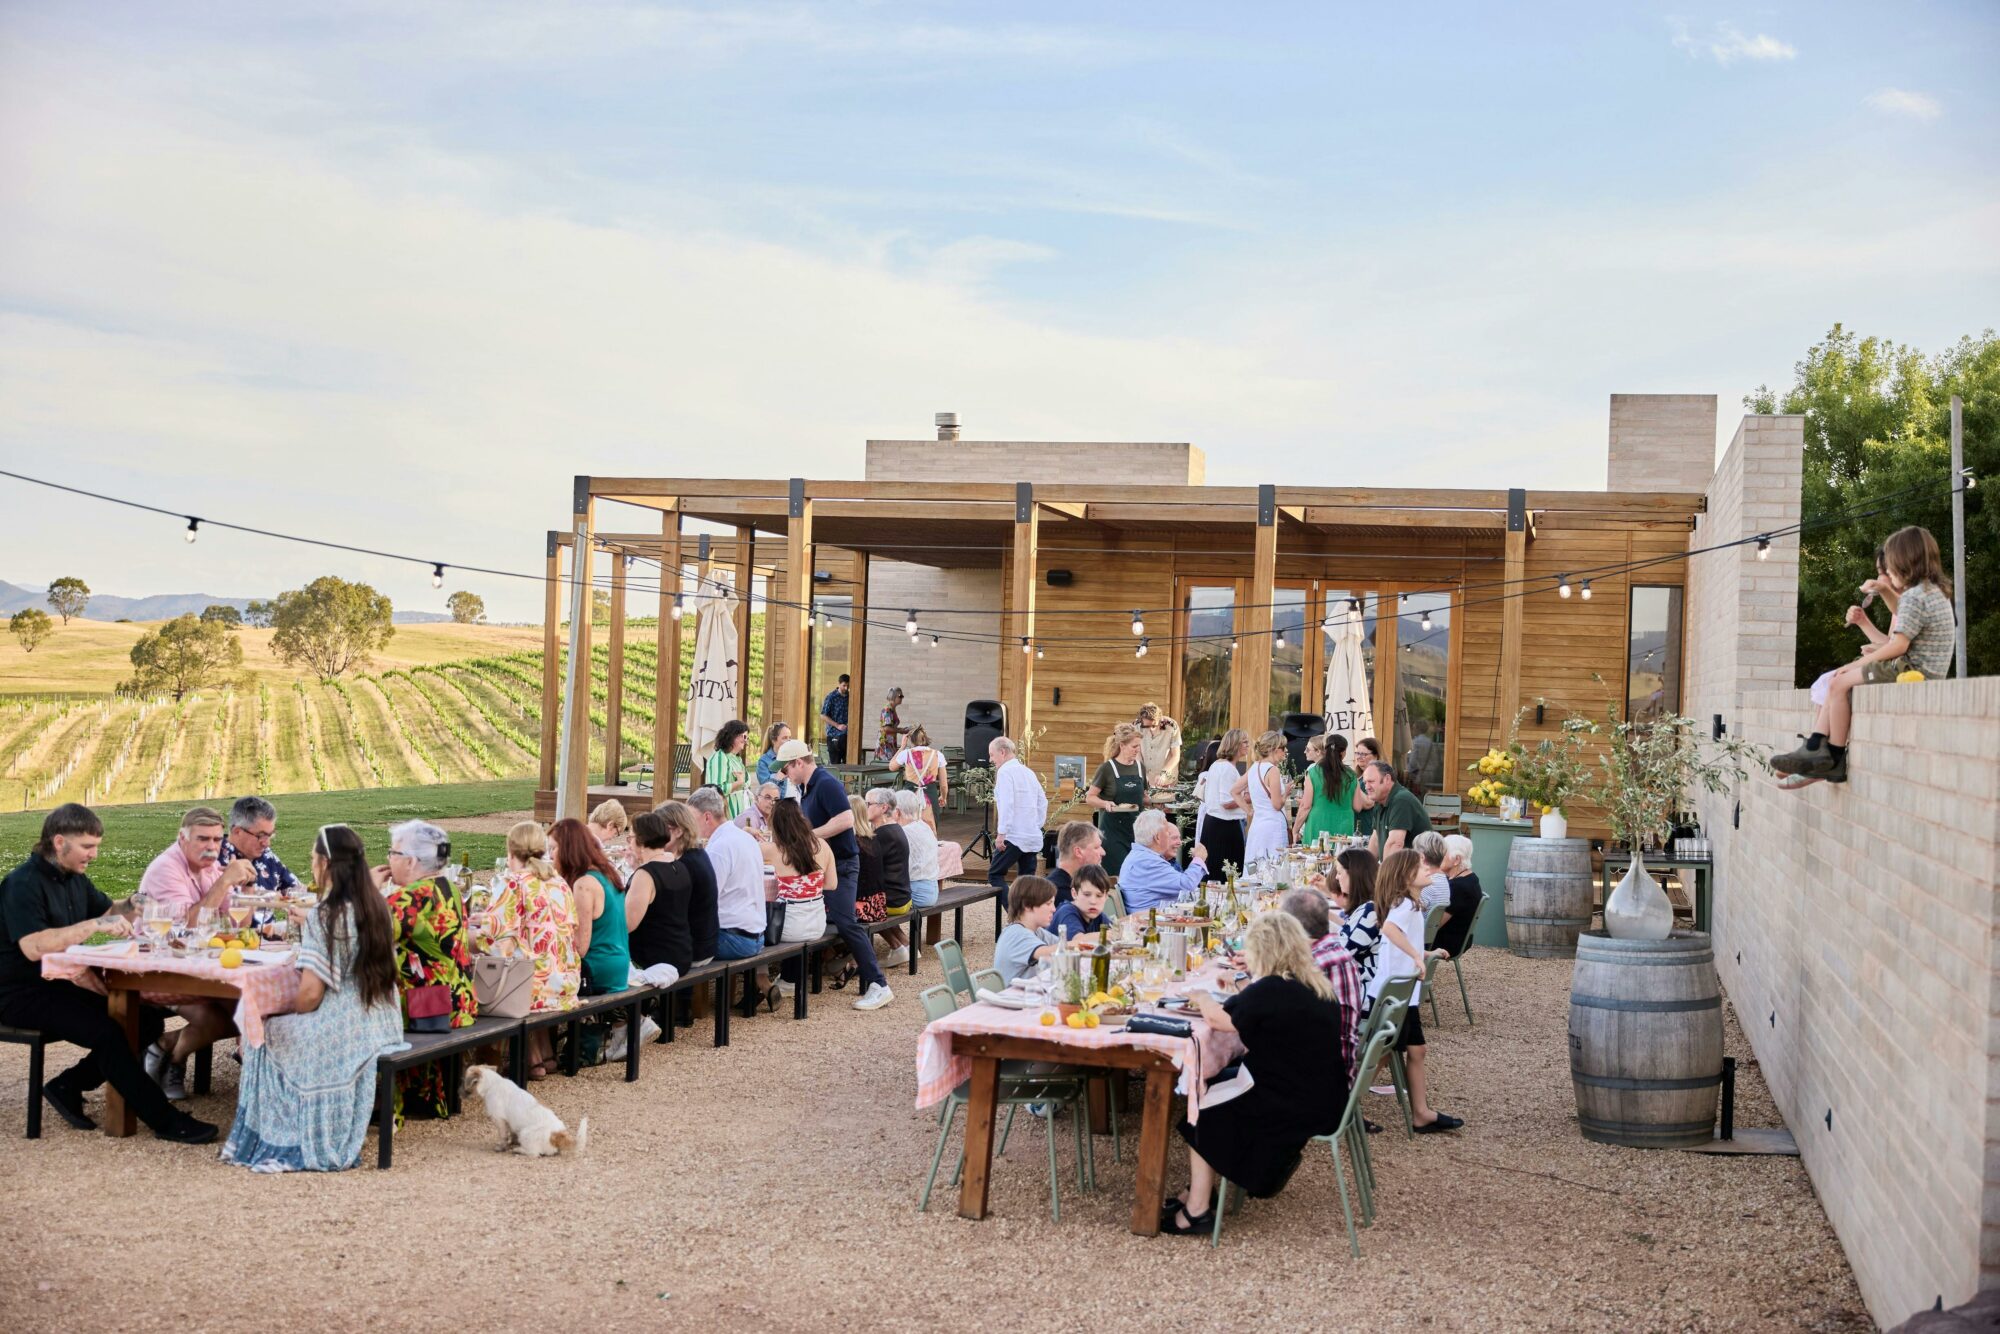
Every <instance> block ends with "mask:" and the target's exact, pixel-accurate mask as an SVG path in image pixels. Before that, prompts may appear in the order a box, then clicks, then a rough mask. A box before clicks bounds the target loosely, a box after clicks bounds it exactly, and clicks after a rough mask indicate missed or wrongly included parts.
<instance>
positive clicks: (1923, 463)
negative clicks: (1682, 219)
mask: <svg viewBox="0 0 2000 1334" xmlns="http://www.w3.org/2000/svg"><path fill="white" fill-rule="evenodd" d="M1953 394H1957V395H1959V396H1960V397H1961V398H1963V400H1964V414H1965V465H1966V467H1968V468H1969V469H1971V471H1972V475H1973V477H1974V478H1976V479H1992V478H1993V477H1994V473H1995V471H1996V470H2000V339H1996V338H1995V337H1994V334H1993V331H1992V330H1990V329H1989V330H1987V331H1986V332H1984V333H1982V334H1981V335H1980V336H1979V337H1977V338H1970V337H1967V338H1961V339H1960V340H1959V341H1958V343H1957V344H1955V345H1954V346H1952V347H1951V348H1949V349H1948V350H1946V351H1945V352H1943V353H1940V354H1938V355H1936V356H1928V357H1927V356H1925V355H1923V354H1922V353H1921V352H1918V351H1916V350H1915V349H1913V348H1909V347H1906V346H1903V345H1901V344H1896V343H1891V342H1888V341H1886V340H1883V339H1878V338H1861V337H1858V336H1857V335H1855V334H1853V333H1851V332H1849V331H1848V330H1847V329H1845V328H1844V327H1842V326H1841V325H1838V324H1836V325H1834V326H1833V328H1832V330H1831V331H1829V332H1828V334H1827V336H1826V339H1825V340H1824V341H1823V342H1820V343H1816V344H1814V345H1813V347H1812V348H1811V349H1810V350H1809V351H1808V352H1807V353H1806V356H1805V359H1804V360H1803V361H1800V362H1799V363H1798V365H1797V366H1796V367H1795V370H1794V382H1793V384H1792V387H1791V388H1790V389H1788V390H1786V391H1784V392H1783V393H1782V394H1780V393H1779V392H1778V391H1776V390H1773V389H1770V388H1769V387H1759V388H1758V390H1757V391H1756V392H1755V393H1753V394H1750V395H1748V396H1746V397H1745V398H1744V400H1743V403H1744V406H1745V407H1747V408H1749V409H1750V410H1751V411H1753V412H1793V413H1801V414H1803V415H1804V416H1805V419H1806V424H1805V437H1806V444H1805V459H1804V467H1803V473H1804V476H1803V479H1802V487H1803V495H1802V497H1801V502H1802V503H1801V518H1802V521H1803V523H1804V525H1805V529H1806V531H1805V532H1804V533H1803V534H1802V535H1801V538H1800V550H1799V629H1798V654H1797V658H1796V669H1795V670H1796V680H1797V683H1798V684H1799V685H1802V686H1803V685H1808V684H1810V683H1811V682H1812V680H1813V679H1814V678H1815V677H1817V676H1818V675H1819V674H1820V673H1821V672H1824V671H1827V670H1829V669H1831V668H1834V667H1838V666H1839V665H1841V664H1842V663H1845V662H1851V661H1853V660H1854V658H1855V657H1856V656H1858V655H1859V654H1860V652H1861V650H1862V648H1863V647H1865V644H1864V641H1863V640H1862V638H1861V635H1860V634H1859V632H1858V631H1856V630H1854V629H1852V628H1851V627H1849V626H1848V625H1847V624H1846V621H1845V616H1846V611H1847V608H1848V607H1849V606H1850V605H1852V604H1854V603H1856V602H1857V601H1859V593H1858V591H1857V589H1858V587H1859V585H1860V583H1861V581H1862V580H1864V579H1868V578H1871V577H1873V575H1874V573H1875V548H1876V546H1877V545H1878V544H1879V543H1880V542H1881V541H1882V539H1884V538H1886V537H1887V536H1888V535H1889V534H1890V533H1892V532H1894V531H1895V530H1896V529H1898V528H1900V527H1902V526H1904V525H1905V524H1918V525H1921V526H1922V527H1925V528H1928V529H1929V530H1930V532H1931V535H1932V536H1933V537H1935V538H1937V542H1938V549H1939V551H1940V552H1942V553H1943V556H1944V572H1945V574H1946V576H1947V577H1949V576H1950V575H1951V572H1952V571H1951V487H1952V478H1951V476H1950V473H1951V397H1952V395H1953ZM1990 494H1991V491H1990V490H1989V489H1987V488H1984V487H1982V488H1980V489H1976V490H1969V491H1967V492H1965V550H1966V585H1967V587H1966V626H1967V643H1966V655H1967V660H1968V667H1969V669H1970V671H1971V672H1972V673H1973V674H1974V675H1989V674H1992V673H1995V672H2000V511H1996V510H1995V509H1994V508H1993V507H1991V506H1989V505H1987V504H1986V503H1985V497H1987V496H1988V495H1990ZM1876 617H1877V624H1878V625H1879V624H1883V621H1882V613H1881V611H1880V609H1879V607H1878V608H1877V609H1876Z"/></svg>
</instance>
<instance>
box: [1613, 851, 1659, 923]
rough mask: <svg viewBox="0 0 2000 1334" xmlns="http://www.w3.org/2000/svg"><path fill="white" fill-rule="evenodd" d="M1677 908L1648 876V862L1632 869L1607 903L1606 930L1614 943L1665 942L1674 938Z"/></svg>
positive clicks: (1636, 859) (1635, 862)
mask: <svg viewBox="0 0 2000 1334" xmlns="http://www.w3.org/2000/svg"><path fill="white" fill-rule="evenodd" d="M1673 929H1674V905H1673V902H1672V901H1671V900H1669V899H1668V898H1667V891H1666V890H1664V889H1661V888H1660V882H1659V881H1657V880H1655V879H1653V877H1652V876H1650V875H1648V874H1646V863H1645V859H1644V858H1642V857H1639V856H1636V855H1635V856H1634V857H1633V858H1632V865H1631V867H1630V869H1628V870H1627V871H1626V872H1625V878H1624V879H1623V880H1620V881H1619V882H1618V887H1617V888H1616V889H1614V890H1612V891H1611V897H1610V898H1608V899H1606V900H1605V901H1604V930H1605V934H1607V935H1609V936H1610V937H1611V938H1612V939H1614V940H1665V939H1666V938H1667V937H1668V936H1669V935H1671V934H1673Z"/></svg>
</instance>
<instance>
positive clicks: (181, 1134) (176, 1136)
mask: <svg viewBox="0 0 2000 1334" xmlns="http://www.w3.org/2000/svg"><path fill="white" fill-rule="evenodd" d="M215 1136H216V1128H215V1126H214V1125H212V1124H210V1123H209V1122H207V1121H197V1120H195V1118H193V1117H192V1116H183V1117H179V1118H177V1119H176V1120H173V1121H169V1122H168V1123H167V1124H166V1125H165V1126H161V1127H157V1128H155V1129H154V1131H153V1137H154V1138H155V1139H163V1140H168V1141H171V1142H172V1143H175V1144H207V1143H208V1142H210V1141H211V1140H213V1139H214V1138H215Z"/></svg>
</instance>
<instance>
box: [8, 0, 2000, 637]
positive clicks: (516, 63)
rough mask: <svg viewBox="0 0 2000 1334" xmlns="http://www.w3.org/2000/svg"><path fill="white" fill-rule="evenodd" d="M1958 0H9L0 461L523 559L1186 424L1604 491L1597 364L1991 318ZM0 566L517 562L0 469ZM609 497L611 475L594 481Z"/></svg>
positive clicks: (1996, 208)
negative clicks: (1002, 442) (1042, 449)
mask: <svg viewBox="0 0 2000 1334" xmlns="http://www.w3.org/2000/svg"><path fill="white" fill-rule="evenodd" d="M1996 39H2000V9H1996V8H1995V7H1994V6H1992V5H1990V4H1988V3H1984V0H1977V2H1971V3H1922V2H1919V3H1911V4H1901V5H1893V6H1891V5H1880V4H1872V3H1821V4H1811V5H1804V4H1800V5H1793V6H1770V5H1764V6H1757V7H1746V8H1707V9H1698V8H1692V7H1687V6H1683V5H1678V4H1676V5H1671V6H1667V7H1656V6H1652V5H1646V4H1630V5H1618V6H1608V5H1602V4H1581V3H1579V4H1540V5H1530V6H1494V5H1476V4H1452V3H1440V4H1432V5H1427V6H1421V7H1418V6H1380V5H1372V6H1362V5H1329V4H1325V3H1318V4H1283V3H1262V4H1258V5H1240V6H1222V5H1213V4H1178V3H1166V2H1163V0H1151V2H1149V3H1145V4H1140V3H1136V2H1128V3H1091V2H1089V0H1070V2H1069V3H1063V4H1028V3H1020V4H973V3H921V2H917V3H891V2H888V0H883V2H881V3H829V4H821V5H813V4H800V5H791V4H778V3H773V4H735V5H718V6H713V7H708V6H702V5H698V4H694V5H649V4H641V3H632V2H630V0H624V2H621V0H609V2H606V3H596V2H594V0H567V2H566V3H562V4H550V3H546V0H478V2H477V3H465V4H459V3H424V2H423V0H394V2H391V0H378V2H376V3H337V2H336V3H324V4H317V5H313V6H287V5H269V4H264V3H230V2H228V0H220V2H217V3H205V4H198V5H197V4H185V3H172V2H165V3H158V2H156V3H131V4H124V3H76V2H75V0H70V2H68V3H61V2H51V3H38V2H36V0H10V2H9V3H8V4H6V5H5V6H4V7H0V467H5V468H7V469H10V470H13V471H17V472H24V473H28V474H31V475H36V476H44V477H50V478H55V479H59V480H65V481H68V482H70V483H72V484H76V485H84V486H88V487H89V488H91V489H94V490H99V491H104V492H108V493H111V494H115V495H120V496H126V497H131V498H135V499H143V500H145V501H147V502H149V503H152V504H157V505H160V506H162V507H165V508H168V509H172V510H174V511H176V512H177V513H180V514H199V515H204V516H211V517H215V518H224V519H230V520H233V521H237V522H243V523H250V524H254V525H256V526H259V527H265V528H272V529H277V530H282V531H287V532H296V533H302V534H307V535H312V536H317V537H323V538H327V539H330V540H335V541H342V542H347V543H350V544H352V545H357V546H364V547H371V548H376V549H380V550H388V551H398V552H405V551H406V552H410V553H412V554H417V555H421V556H423V557H425V558H426V559H435V560H443V561H445V562H447V563H455V564H465V565H483V566H491V567H494V568H499V569H507V570H518V571H522V572H527V573H532V572H536V571H538V570H539V569H540V566H541V561H542V554H543V534H544V532H545V531H546V530H547V529H548V528H549V527H551V526H554V525H559V524H561V523H562V522H563V520H564V517H565V514H566V509H567V500H568V494H569V479H570V478H571V477H572V476H573V475H575V474H578V473H598V474H655V475H698V476H699V475H708V476H756V477H784V476H791V475H804V476H812V477H858V476H859V475H860V473H861V466H862V448H863V441H865V440H866V439H868V438H870V437H890V438H911V437H923V436H927V435H929V434H930V433H931V429H932V428H931V415H932V413H934V412H937V411H941V410H949V411H956V412H957V413H959V415H960V418H961V420H962V422H963V423H964V424H965V434H966V435H967V437H968V438H984V439H1055V440H1062V439H1069V440H1120V439H1126V440H1187V441H1192V442H1193V443H1195V444H1196V445H1198V446H1200V447H1201V448H1202V449H1203V450H1204V451H1205V453H1206V455H1207V460H1208V479H1209V480H1210V481H1211V482H1215V483H1237V484H1249V483H1256V482H1265V481H1270V482H1278V483H1294V484H1319V485H1382V486H1426V485H1435V486H1492V487H1499V486H1529V487H1534V486H1542V487H1577V488H1592V487H1599V486H1602V485H1603V484H1604V466H1605V434H1606V424H1607V418H1608V398H1609V395H1610V394H1612V393H1614V392H1630V393H1648V392H1658V393H1667V392H1674V393H1715V394H1717V395H1718V396H1719V397H1720V407H1721V421H1720V423H1719V427H1718V433H1719V436H1720V438H1721V441H1722V442H1723V443H1726V441H1727V439H1728V437H1729V435H1730V433H1731V432H1732V431H1733V429H1734V425H1735V422H1736V420H1737V419H1738V417H1739V416H1740V415H1741V408H1740V401H1741V398H1742V396H1743V395H1744V394H1745V393H1747V392H1748V391H1750V390H1751V389H1753V388H1754V387H1756V386H1757V385H1759V384H1761V383H1771V384H1778V385H1782V384H1787V383H1789V382H1790V379H1791V376H1792V367H1793V364H1794V363H1795V362H1796V361H1797V360H1798V359H1799V358H1800V357H1801V356H1802V355H1803V354H1804V352H1805V350H1806V349H1807V348H1808V347H1809V346H1810V345H1811V344H1812V343H1813V342H1814V341H1816V340H1817V339H1819V338H1820V337H1822V336H1823V335H1824V334H1825V332H1826V331H1827V330H1828V329H1829V328H1830V327H1831V326H1832V325H1833V324H1834V323H1835V322H1842V323H1845V324H1846V325H1847V326H1848V327H1849V328H1852V329H1857V330H1860V331H1861V332H1863V333H1872V334H1878V335H1882V336H1885V337H1889V338H1892V339H1895V340H1896V341H1899V342H1906V343H1910V344H1913V345H1915V346H1918V347H1921V348H1923V349H1925V350H1936V349H1940V348H1942V347H1944V346H1945V345H1947V344H1949V343H1951V342H1953V341H1956V340H1957V339H1958V338H1959V337H1960V336H1962V335H1965V334H1976V333H1978V332H1979V331H1981V330H1982V329H1985V328H1989V327H1992V326H1993V325H1995V324H1996V323H2000V319H1996V313H1995V312H1996V310H2000V301H1996V297H2000V246H1996V245H1995V238H1996V237H2000V150H1996V147H1995V145H1996V144H2000V134H1996V129H2000V115H1996V111H2000V105H1996V104H2000V82H1996V81H1995V80H1993V79H1992V78H1991V77H1990V71H1991V70H1992V69H1993V68H1994V64H1995V58H1996V55H2000V40H1996ZM0 495H4V497H5V501H6V504H7V513H8V515H9V521H8V523H7V524H6V526H5V528H4V530H0V579H5V580H7V581H10V582H13V583H45V582H46V581H47V580H48V579H51V578H54V577H57V576H60V575H66V574H74V575H79V576H81V577H83V578H84V579H85V580H86V581H87V582H89V583H90V584H91V585H92V586H93V587H94V588H96V589H98V590H100V591H103V592H107V593H118V594H123V595H127V596H137V595H142V594H149V593H168V592H174V593H185V592H196V591H200V592H208V593H214V594H217V595H226V596H249V597H260V596H269V595H271V594H272V593H275V592H277V591H278V590H279V589H281V588H286V587H296V586H299V585H301V584H303V583H305V582H306V581H307V580H309V579H312V578H314V577H316V576H318V575H321V574H326V573H335V574H340V575H342V576H344V577H347V578H356V579H366V580H368V581H369V582H371V583H374V584H375V585H376V586H377V587H378V588H380V589H382V590H383V591H385V592H387V593H389V594H390V595H391V596H392V597H393V598H394V599H395V602H396V605H397V607H398V608H399V609H404V610H442V600H443V598H444V596H445V595H446V594H447V593H449V592H451V591H453V590H454V589H456V588H460V587H466V588H470V589H472V590H473V591H476V592H478V593H480V594H481V595H482V596H483V597H484V598H485V599H486V601H487V603H488V607H489V611H490V613H491V614H492V616H493V617H494V618H495V619H516V620H527V619H533V618H538V617H539V614H540V613H539V605H540V593H539V589H538V587H537V586H536V585H535V584H533V583H531V582H527V581H515V580H508V579H502V578H497V577H493V576H483V575H482V576H471V575H466V576H457V575H452V576H449V577H448V582H447V584H446V586H445V588H444V589H443V590H433V589H432V588H431V587H430V577H429V571H428V570H425V569H422V568H418V567H411V566H405V565H398V564H395V563H393V562H388V561H382V560H378V559H374V558H369V557H356V556H349V555H344V554H338V553H332V552H326V551H320V550H315V549H311V548H304V547H294V546H291V545H288V544H283V543H276V542H273V541H270V540H268V539H263V538H253V537H249V536H243V535H232V534H226V533H222V532H218V531H213V530H211V531H209V532H207V533H205V534H204V535H203V537H202V539H201V540H200V541H199V542H197V543H195V544H194V545H192V546H189V545H187V544H185V543H183V542H182V541H181V536H180V535H181V529H182V528H183V527H184V524H183V523H181V522H179V521H177V520H174V519H171V518H163V517H159V516H149V515H143V514H138V513H135V512H131V511H126V510H120V509H115V508H112V507H108V506H105V505H103V504H100V503H98V502H94V501H89V500H84V499H79V498H73V497H62V496H58V495H56V494H54V493H50V492H46V491H43V490H41V489H39V488H34V487H31V486H27V485H25V484H22V483H19V482H14V481H11V480H8V479H5V478H0ZM602 520H603V521H604V522H605V523H607V524H609V525H611V526H615V527H616V526H622V527H625V528H628V529H629V528H632V527H636V526H638V525H639V524H640V523H642V522H643V521H644V519H643V516H642V515H640V514H638V513H637V512H634V511H630V510H621V509H617V508H613V509H611V510H609V511H608V512H607V513H605V514H604V515H603V516H602Z"/></svg>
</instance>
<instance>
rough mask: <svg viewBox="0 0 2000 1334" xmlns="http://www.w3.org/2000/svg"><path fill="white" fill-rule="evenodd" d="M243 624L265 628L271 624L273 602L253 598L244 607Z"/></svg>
mask: <svg viewBox="0 0 2000 1334" xmlns="http://www.w3.org/2000/svg"><path fill="white" fill-rule="evenodd" d="M243 624H245V625H254V626H256V627H257V628H258V629H260V630H261V629H264V628H265V627H267V626H269V625H270V624H271V604H270V603H268V602H263V601H259V600H258V599H255V598H252V599H251V600H250V602H248V603H247V604H246V605H245V606H244V608H243Z"/></svg>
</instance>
